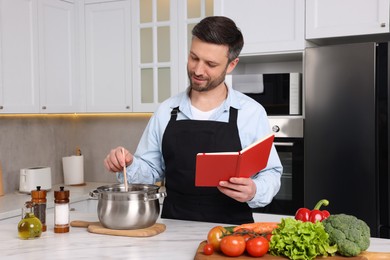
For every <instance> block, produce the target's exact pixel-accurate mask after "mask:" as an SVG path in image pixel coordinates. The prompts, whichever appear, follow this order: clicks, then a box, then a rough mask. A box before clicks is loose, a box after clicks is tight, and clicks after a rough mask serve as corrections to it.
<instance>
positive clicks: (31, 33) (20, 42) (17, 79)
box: [0, 0, 39, 113]
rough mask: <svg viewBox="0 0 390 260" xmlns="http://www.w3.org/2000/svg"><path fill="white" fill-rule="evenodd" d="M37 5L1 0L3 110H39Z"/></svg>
mask: <svg viewBox="0 0 390 260" xmlns="http://www.w3.org/2000/svg"><path fill="white" fill-rule="evenodd" d="M36 18H37V6H36V2H35V1H33V0H12V1H10V0H0V113H25V112H30V113H37V112H39V90H38V84H39V81H38V39H37V35H38V34H37V30H38V25H37V19H36Z"/></svg>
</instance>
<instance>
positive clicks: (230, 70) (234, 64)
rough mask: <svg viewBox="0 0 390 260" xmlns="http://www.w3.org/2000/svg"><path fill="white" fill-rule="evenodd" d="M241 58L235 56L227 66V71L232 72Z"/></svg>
mask: <svg viewBox="0 0 390 260" xmlns="http://www.w3.org/2000/svg"><path fill="white" fill-rule="evenodd" d="M239 60H240V59H239V58H235V59H234V60H232V61H231V62H230V63H229V65H228V67H227V70H226V73H230V72H232V71H233V70H234V68H235V67H236V66H237V64H238V61H239Z"/></svg>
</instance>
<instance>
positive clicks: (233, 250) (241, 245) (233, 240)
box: [220, 235, 245, 256]
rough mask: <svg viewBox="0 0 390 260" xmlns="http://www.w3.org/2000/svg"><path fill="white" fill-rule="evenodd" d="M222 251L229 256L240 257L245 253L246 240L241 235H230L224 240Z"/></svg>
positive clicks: (221, 245)
mask: <svg viewBox="0 0 390 260" xmlns="http://www.w3.org/2000/svg"><path fill="white" fill-rule="evenodd" d="M220 247H221V251H222V253H224V254H225V255H227V256H240V255H242V254H243V253H244V252H245V238H244V237H243V236H240V235H230V236H225V237H223V238H222V240H221V243H220Z"/></svg>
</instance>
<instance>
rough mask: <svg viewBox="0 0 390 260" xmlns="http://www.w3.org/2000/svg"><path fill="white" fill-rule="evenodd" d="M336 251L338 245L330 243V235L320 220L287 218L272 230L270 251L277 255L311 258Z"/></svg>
mask: <svg viewBox="0 0 390 260" xmlns="http://www.w3.org/2000/svg"><path fill="white" fill-rule="evenodd" d="M336 252H337V246H336V245H333V246H330V245H329V235H328V233H326V231H325V229H324V225H323V224H322V223H321V222H319V221H317V222H316V223H312V222H302V221H300V220H295V219H293V218H285V219H282V221H281V223H280V225H279V227H278V228H276V229H275V230H274V231H273V232H272V238H271V242H270V253H271V254H272V255H275V256H285V257H288V258H289V259H292V260H296V259H302V260H311V259H314V258H316V257H317V256H323V257H327V256H333V255H335V253H336Z"/></svg>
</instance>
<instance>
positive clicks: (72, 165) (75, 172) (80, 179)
mask: <svg viewBox="0 0 390 260" xmlns="http://www.w3.org/2000/svg"><path fill="white" fill-rule="evenodd" d="M62 166H63V170H64V184H65V185H80V184H83V183H84V156H83V155H74V156H68V157H62Z"/></svg>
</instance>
